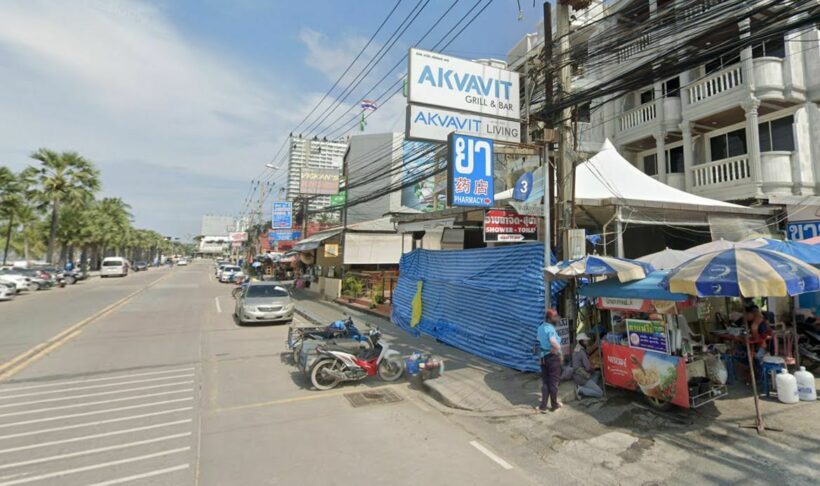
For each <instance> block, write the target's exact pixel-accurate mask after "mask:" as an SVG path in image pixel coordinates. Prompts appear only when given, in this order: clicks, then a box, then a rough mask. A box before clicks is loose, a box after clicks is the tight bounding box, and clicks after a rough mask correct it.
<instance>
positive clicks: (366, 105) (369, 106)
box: [362, 100, 378, 110]
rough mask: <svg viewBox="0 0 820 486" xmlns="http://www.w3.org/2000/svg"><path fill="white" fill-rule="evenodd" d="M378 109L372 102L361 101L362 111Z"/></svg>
mask: <svg viewBox="0 0 820 486" xmlns="http://www.w3.org/2000/svg"><path fill="white" fill-rule="evenodd" d="M376 108H378V106H377V105H376V102H375V101H373V100H362V110H375V109H376Z"/></svg>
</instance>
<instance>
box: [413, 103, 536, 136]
mask: <svg viewBox="0 0 820 486" xmlns="http://www.w3.org/2000/svg"><path fill="white" fill-rule="evenodd" d="M406 121H407V123H405V126H406V127H407V129H406V133H405V136H406V138H407V139H408V140H424V141H429V142H446V141H447V136H448V135H450V133H451V132H454V131H456V132H459V133H466V134H468V135H475V136H477V137H484V138H489V139H492V140H495V141H497V142H511V143H520V142H521V123H519V122H517V121H512V120H503V119H501V118H491V117H488V116H482V115H477V114H475V113H464V112H460V111H452V110H443V109H441V108H430V107H427V106H418V105H408V106H407V120H406Z"/></svg>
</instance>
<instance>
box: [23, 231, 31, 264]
mask: <svg viewBox="0 0 820 486" xmlns="http://www.w3.org/2000/svg"><path fill="white" fill-rule="evenodd" d="M23 258H25V259H26V262H29V261H30V260H29V257H28V227H26V225H23Z"/></svg>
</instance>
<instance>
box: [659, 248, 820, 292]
mask: <svg viewBox="0 0 820 486" xmlns="http://www.w3.org/2000/svg"><path fill="white" fill-rule="evenodd" d="M666 281H667V283H668V286H669V290H670V291H671V292H679V293H684V294H689V295H697V296H699V297H767V296H768V297H785V296H787V295H798V294H802V293H806V292H815V291H817V290H820V270H818V269H816V268H814V267H812V266H811V265H809V264H808V263H805V262H803V261H801V260H798V259H797V258H794V257H792V256H789V255H786V254H784V253H780V252H776V251H771V250H765V249H762V248H732V249H728V250H721V251H716V252H712V253H707V254H705V255H701V256H699V257H696V258H693V259H692V260H689V261H688V262H685V263H683V264H681V265H680V266H679V267H677V268H675V269H673V270H672V271H670V272H669V275H668V276H667V279H666Z"/></svg>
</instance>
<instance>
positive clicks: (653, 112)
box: [620, 101, 658, 131]
mask: <svg viewBox="0 0 820 486" xmlns="http://www.w3.org/2000/svg"><path fill="white" fill-rule="evenodd" d="M657 117H658V109H657V108H656V106H655V102H654V101H650V102H649V103H645V104H643V105H641V106H639V107H637V108H633V109H631V110H629V111H627V112H626V113H624V114H623V115H621V118H620V128H621V131H624V130H629V129H630V128H635V127H637V126H640V125H643V124H644V123H647V122H650V121H652V120H654V119H655V118H657Z"/></svg>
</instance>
